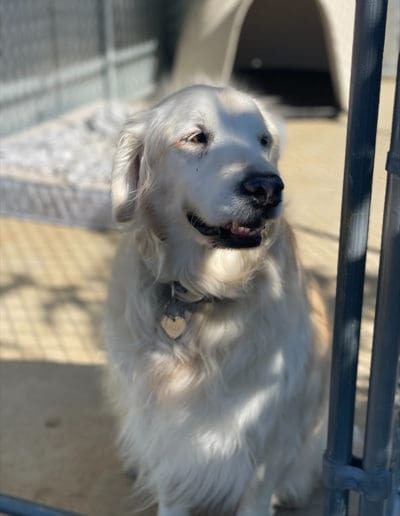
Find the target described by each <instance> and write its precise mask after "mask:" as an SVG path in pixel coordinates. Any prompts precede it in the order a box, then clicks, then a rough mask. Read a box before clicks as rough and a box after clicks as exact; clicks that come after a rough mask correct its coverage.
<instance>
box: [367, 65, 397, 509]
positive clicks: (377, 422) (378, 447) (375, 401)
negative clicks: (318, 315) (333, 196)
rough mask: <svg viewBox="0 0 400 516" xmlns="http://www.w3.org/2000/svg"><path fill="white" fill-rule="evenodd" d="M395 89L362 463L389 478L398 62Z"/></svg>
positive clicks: (377, 504)
mask: <svg viewBox="0 0 400 516" xmlns="http://www.w3.org/2000/svg"><path fill="white" fill-rule="evenodd" d="M396 83H397V84H396V94H395V103H394V112H393V127H392V138H391V146H390V151H389V153H388V160H387V164H386V169H387V172H388V177H387V184H386V196H385V211H384V222H383V232H382V245H381V258H380V266H379V280H378V295H377V302H376V315H375V329H374V342H373V352H372V364H371V377H370V387H369V395H368V412H367V425H366V435H365V446H364V459H363V469H364V471H365V472H366V473H368V474H374V475H376V474H382V475H383V474H385V472H387V473H388V468H389V463H390V457H391V431H392V416H393V408H394V396H395V391H396V380H397V371H398V359H399V352H400V311H399V310H400V112H399V110H400V57H399V63H398V67H397V80H396ZM384 507H385V500H376V501H374V500H371V499H369V498H368V496H367V494H362V495H361V500H360V512H359V515H360V516H378V515H381V514H382V515H383V514H384V512H383V511H384Z"/></svg>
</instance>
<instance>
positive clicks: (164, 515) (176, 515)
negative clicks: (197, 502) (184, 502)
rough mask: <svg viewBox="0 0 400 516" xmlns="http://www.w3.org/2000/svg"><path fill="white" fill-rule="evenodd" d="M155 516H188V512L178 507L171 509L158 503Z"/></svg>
mask: <svg viewBox="0 0 400 516" xmlns="http://www.w3.org/2000/svg"><path fill="white" fill-rule="evenodd" d="M157 516H190V511H189V510H187V509H182V508H179V507H171V506H167V505H164V504H162V503H160V504H159V505H158V512H157Z"/></svg>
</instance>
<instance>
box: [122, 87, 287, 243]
mask: <svg viewBox="0 0 400 516" xmlns="http://www.w3.org/2000/svg"><path fill="white" fill-rule="evenodd" d="M278 152H279V151H278V142H277V134H276V129H275V127H274V126H273V125H272V124H271V123H268V122H267V121H266V120H265V118H264V117H263V115H262V114H261V112H260V110H259V109H258V107H257V105H256V104H255V102H254V101H253V100H252V99H251V98H250V97H248V96H246V95H244V94H242V93H239V92H238V91H235V90H233V89H230V88H227V89H221V88H214V87H209V86H194V87H191V88H187V89H185V90H181V91H180V92H178V93H176V94H174V95H172V96H171V97H169V98H167V99H166V100H165V101H164V102H162V103H161V104H159V105H158V106H156V107H155V108H154V109H152V110H150V111H148V112H146V113H143V114H141V115H138V117H137V118H136V119H134V120H133V121H132V122H131V123H130V124H129V125H128V126H127V128H126V131H125V132H124V133H123V135H122V137H121V140H120V144H119V148H118V151H117V157H116V161H115V167H114V177H113V194H114V202H115V208H116V215H117V219H118V220H120V221H124V220H129V219H131V218H133V219H134V217H135V212H137V210H139V211H141V212H145V214H146V217H147V221H148V224H150V225H152V226H153V227H154V231H155V232H156V233H157V234H158V235H159V236H160V237H161V238H163V239H171V240H174V238H175V237H176V235H177V234H181V235H187V236H189V237H190V238H192V239H195V240H196V241H200V242H203V243H208V244H210V245H212V246H213V247H224V248H250V247H256V246H258V245H259V244H260V243H261V241H262V236H263V231H262V230H263V228H264V226H265V225H266V224H269V223H270V222H271V221H273V220H274V219H275V218H276V217H278V215H279V214H280V210H281V201H282V190H283V182H282V180H281V178H280V176H279V173H278V171H277V168H276V165H277V159H278ZM142 215H143V213H142Z"/></svg>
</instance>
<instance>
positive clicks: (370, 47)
mask: <svg viewBox="0 0 400 516" xmlns="http://www.w3.org/2000/svg"><path fill="white" fill-rule="evenodd" d="M386 12H387V0H358V1H357V4H356V18H355V31H354V45H353V61H352V78H351V92H350V109H349V119H348V133H347V144H346V159H345V175H344V187H343V200H342V215H341V231H340V248H339V261H338V278H337V294H336V307H335V328H334V338H333V359H332V377H331V399H330V414H329V430H328V444H327V450H326V453H325V457H324V475H325V482H326V485H327V487H328V493H327V497H326V505H325V515H326V516H346V515H347V514H348V501H349V491H350V490H354V491H356V492H358V493H359V494H360V505H359V515H360V516H383V515H385V516H389V515H390V516H396V515H397V516H398V512H396V511H398V509H399V506H398V499H397V488H398V484H397V482H398V475H395V474H394V472H393V471H391V470H390V468H389V464H390V460H391V454H392V451H391V448H392V447H391V441H392V427H393V422H392V419H393V406H394V394H395V389H396V380H397V370H398V367H397V364H398V358H399V352H400V317H399V312H398V311H399V306H400V167H399V164H400V129H399V124H400V120H399V119H400V113H399V109H400V101H399V95H400V93H399V81H400V76H399V69H398V71H397V88H396V101H395V107H394V116H393V132H392V143H391V150H390V152H389V156H388V164H387V171H388V173H389V175H388V183H387V191H386V200H385V217H384V228H383V235H382V249H381V263H380V272H379V284H378V297H377V306H376V319H375V331H374V346H373V357H372V366H371V378H370V390H369V397H368V416H367V425H366V437H365V447H364V457H363V459H362V460H359V459H356V458H354V457H353V455H352V438H353V424H354V406H355V392H356V377H357V361H358V347H359V336H360V323H361V309H362V299H363V284H364V274H365V259H366V248H367V236H368V221H369V208H370V199H371V186H372V174H373V163H374V154H375V140H376V129H377V115H378V105H379V91H380V80H381V70H382V54H383V43H384V37H385V22H386ZM392 464H395V463H394V462H392ZM395 465H396V467H398V464H395Z"/></svg>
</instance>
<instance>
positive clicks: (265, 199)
mask: <svg viewBox="0 0 400 516" xmlns="http://www.w3.org/2000/svg"><path fill="white" fill-rule="evenodd" d="M283 188H284V184H283V181H282V179H281V178H280V177H279V176H278V175H276V174H268V175H265V174H264V175H253V176H251V177H248V178H247V179H245V180H244V181H243V183H242V184H241V191H242V194H244V195H246V196H248V197H250V198H251V202H252V204H253V205H254V206H255V207H257V208H273V207H275V206H278V204H279V203H280V202H281V201H282V190H283Z"/></svg>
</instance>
